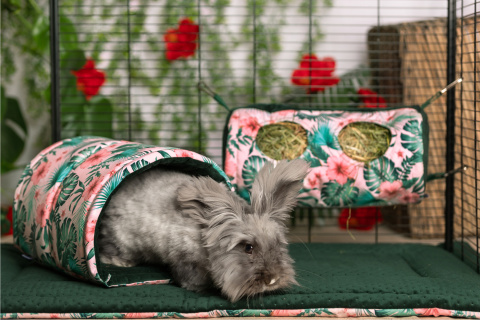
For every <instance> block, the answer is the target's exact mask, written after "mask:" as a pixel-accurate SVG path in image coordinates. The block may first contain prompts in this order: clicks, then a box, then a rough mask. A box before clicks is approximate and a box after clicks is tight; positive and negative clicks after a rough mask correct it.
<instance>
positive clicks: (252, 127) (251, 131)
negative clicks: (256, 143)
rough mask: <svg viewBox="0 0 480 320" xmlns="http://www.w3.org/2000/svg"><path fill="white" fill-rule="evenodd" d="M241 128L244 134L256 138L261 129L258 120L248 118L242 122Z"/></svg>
mask: <svg viewBox="0 0 480 320" xmlns="http://www.w3.org/2000/svg"><path fill="white" fill-rule="evenodd" d="M240 127H241V128H242V130H243V134H245V135H247V136H251V137H253V136H256V135H257V132H258V129H260V124H259V123H258V120H257V118H255V117H248V118H243V119H241V120H240Z"/></svg>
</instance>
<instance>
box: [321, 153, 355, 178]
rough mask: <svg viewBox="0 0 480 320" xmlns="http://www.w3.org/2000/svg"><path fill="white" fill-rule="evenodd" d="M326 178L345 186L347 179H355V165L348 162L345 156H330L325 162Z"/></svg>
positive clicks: (348, 159)
mask: <svg viewBox="0 0 480 320" xmlns="http://www.w3.org/2000/svg"><path fill="white" fill-rule="evenodd" d="M327 166H328V169H327V177H328V179H329V180H335V181H337V182H338V183H339V184H345V183H346V182H347V180H348V179H355V177H356V176H357V172H358V168H357V166H356V164H355V163H353V162H351V161H350V158H349V157H347V155H345V154H342V155H340V157H334V156H330V157H329V158H328V160H327Z"/></svg>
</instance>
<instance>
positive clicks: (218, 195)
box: [98, 159, 309, 302]
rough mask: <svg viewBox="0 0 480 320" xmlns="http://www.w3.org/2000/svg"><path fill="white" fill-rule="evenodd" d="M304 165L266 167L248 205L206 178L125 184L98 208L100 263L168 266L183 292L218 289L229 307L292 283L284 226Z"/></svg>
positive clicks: (174, 175)
mask: <svg viewBox="0 0 480 320" xmlns="http://www.w3.org/2000/svg"><path fill="white" fill-rule="evenodd" d="M308 168H309V164H308V163H307V162H306V161H304V160H299V159H297V160H293V161H289V162H287V161H280V162H278V163H277V165H276V166H275V167H274V166H273V165H272V164H271V163H267V164H266V165H265V166H264V167H263V168H262V169H261V170H260V172H259V173H258V175H257V177H256V178H255V181H254V183H253V185H252V189H251V205H250V204H248V203H247V202H246V201H245V200H243V199H242V198H240V197H239V196H237V195H236V194H235V193H234V192H232V191H230V190H228V189H227V188H226V186H225V185H223V184H221V183H218V182H216V181H214V180H213V179H212V178H210V177H194V176H191V175H187V174H184V173H181V172H177V171H172V170H169V169H164V168H163V169H162V168H161V167H157V168H153V169H150V170H148V171H146V172H144V173H142V174H139V175H137V176H135V177H132V178H131V179H129V180H126V181H124V183H123V184H122V185H120V187H119V188H118V190H117V192H116V193H115V194H114V195H113V196H112V198H111V199H110V202H109V203H108V205H107V206H106V208H105V209H104V210H105V212H104V215H103V218H102V222H101V226H100V228H101V229H100V234H99V239H98V241H99V256H100V260H101V262H103V263H107V264H113V265H116V266H123V267H129V266H135V265H137V264H141V263H149V264H156V263H162V264H167V265H168V266H169V267H170V269H171V272H172V276H173V279H174V281H175V282H176V283H177V284H179V285H180V286H181V287H183V288H186V289H188V290H193V291H202V290H205V289H207V288H210V287H212V286H213V287H217V288H219V289H220V290H221V292H222V294H223V295H225V296H226V297H227V298H228V299H229V300H230V301H232V302H235V301H237V300H239V299H240V298H242V297H251V296H255V295H257V294H259V293H262V292H267V291H273V290H277V289H281V288H286V287H288V286H290V285H292V284H296V283H297V282H296V280H295V271H294V269H293V266H292V263H293V260H292V259H291V258H290V256H289V255H288V250H287V239H286V237H285V233H286V231H287V228H286V227H285V224H284V221H285V220H286V219H287V218H288V217H289V213H290V211H291V210H292V209H293V208H294V207H295V205H296V197H297V195H298V192H299V191H300V189H301V187H302V180H303V179H304V178H305V175H306V173H307V170H308Z"/></svg>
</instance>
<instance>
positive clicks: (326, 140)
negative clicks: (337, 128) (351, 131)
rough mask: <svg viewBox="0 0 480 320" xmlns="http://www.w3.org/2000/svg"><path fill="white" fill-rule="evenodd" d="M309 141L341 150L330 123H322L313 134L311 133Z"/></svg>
mask: <svg viewBox="0 0 480 320" xmlns="http://www.w3.org/2000/svg"><path fill="white" fill-rule="evenodd" d="M308 141H309V143H310V144H313V145H318V146H327V147H329V148H332V149H335V150H340V144H339V143H338V139H337V136H336V135H335V134H334V133H333V132H332V129H330V127H329V126H328V124H321V125H319V126H318V129H317V130H315V132H314V133H313V134H311V133H309V137H308Z"/></svg>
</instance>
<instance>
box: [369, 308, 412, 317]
mask: <svg viewBox="0 0 480 320" xmlns="http://www.w3.org/2000/svg"><path fill="white" fill-rule="evenodd" d="M375 315H376V316H377V317H393V316H394V317H414V316H416V315H417V314H416V313H415V311H414V310H413V309H383V310H375Z"/></svg>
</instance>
